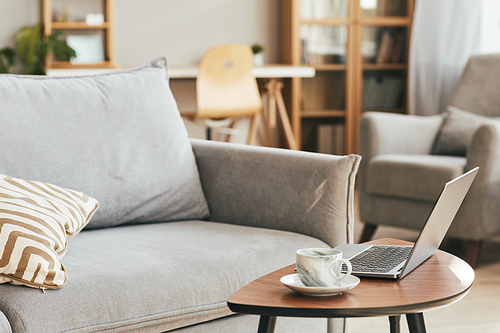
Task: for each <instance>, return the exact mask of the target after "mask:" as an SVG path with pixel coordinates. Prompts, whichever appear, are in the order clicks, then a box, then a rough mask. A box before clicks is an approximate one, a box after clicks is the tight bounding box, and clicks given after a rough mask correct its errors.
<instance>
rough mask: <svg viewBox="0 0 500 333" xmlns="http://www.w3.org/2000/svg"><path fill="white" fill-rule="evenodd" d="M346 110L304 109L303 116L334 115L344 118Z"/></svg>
mask: <svg viewBox="0 0 500 333" xmlns="http://www.w3.org/2000/svg"><path fill="white" fill-rule="evenodd" d="M345 115H346V112H345V111H344V110H304V112H303V114H302V117H303V118H324V117H334V118H337V117H338V118H343V117H345Z"/></svg>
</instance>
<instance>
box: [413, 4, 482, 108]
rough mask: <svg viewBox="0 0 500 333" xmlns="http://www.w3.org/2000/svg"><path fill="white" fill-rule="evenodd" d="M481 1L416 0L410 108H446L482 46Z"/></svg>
mask: <svg viewBox="0 0 500 333" xmlns="http://www.w3.org/2000/svg"><path fill="white" fill-rule="evenodd" d="M480 23H481V1H479V0H416V3H415V13H414V16H413V27H412V36H411V42H410V59H409V71H408V75H409V77H408V90H409V92H408V93H409V96H408V108H409V113H410V114H417V115H433V114H437V113H441V112H443V111H444V110H445V109H446V106H447V105H448V101H449V100H450V99H451V97H452V95H453V91H454V89H455V86H456V84H457V82H458V80H459V79H460V76H461V74H462V70H463V68H464V67H465V65H466V64H467V60H468V59H469V57H470V56H471V55H472V54H474V53H477V52H478V50H479V46H480Z"/></svg>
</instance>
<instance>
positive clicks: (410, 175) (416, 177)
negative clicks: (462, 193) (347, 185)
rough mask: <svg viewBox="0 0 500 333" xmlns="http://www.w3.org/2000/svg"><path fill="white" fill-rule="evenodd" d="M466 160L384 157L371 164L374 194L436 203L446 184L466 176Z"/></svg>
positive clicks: (370, 190) (368, 187) (370, 181)
mask: <svg viewBox="0 0 500 333" xmlns="http://www.w3.org/2000/svg"><path fill="white" fill-rule="evenodd" d="M465 164H466V159H465V157H458V156H435V155H405V154H382V155H377V156H375V157H373V158H372V159H371V160H370V161H369V164H368V168H367V177H366V191H367V192H368V193H371V194H377V195H385V196H393V197H401V198H410V199H416V200H423V201H430V202H434V201H435V200H436V199H437V197H438V196H439V193H440V192H441V190H442V188H443V184H444V183H446V182H447V181H449V180H450V179H453V178H454V177H457V176H459V175H461V174H462V173H463V170H464V167H465Z"/></svg>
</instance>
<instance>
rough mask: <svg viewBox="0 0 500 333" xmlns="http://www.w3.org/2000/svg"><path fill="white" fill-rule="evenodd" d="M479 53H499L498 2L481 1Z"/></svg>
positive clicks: (499, 16) (499, 21) (499, 2)
mask: <svg viewBox="0 0 500 333" xmlns="http://www.w3.org/2000/svg"><path fill="white" fill-rule="evenodd" d="M481 6H482V8H481V15H482V19H481V43H480V50H479V52H480V53H500V1H498V0H483V1H482V5H481Z"/></svg>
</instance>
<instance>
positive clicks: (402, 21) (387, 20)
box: [360, 0, 412, 27]
mask: <svg viewBox="0 0 500 333" xmlns="http://www.w3.org/2000/svg"><path fill="white" fill-rule="evenodd" d="M394 1H397V0H394ZM411 21H412V20H411V18H406V17H403V18H402V17H377V18H363V19H361V20H360V23H361V24H362V25H371V26H384V27H391V26H408V25H410V24H411Z"/></svg>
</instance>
